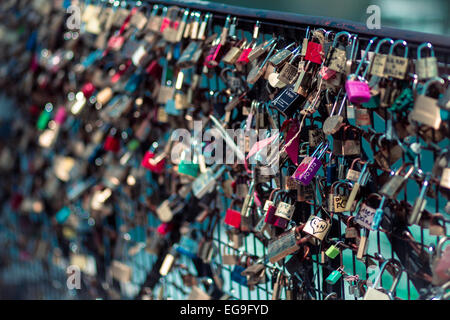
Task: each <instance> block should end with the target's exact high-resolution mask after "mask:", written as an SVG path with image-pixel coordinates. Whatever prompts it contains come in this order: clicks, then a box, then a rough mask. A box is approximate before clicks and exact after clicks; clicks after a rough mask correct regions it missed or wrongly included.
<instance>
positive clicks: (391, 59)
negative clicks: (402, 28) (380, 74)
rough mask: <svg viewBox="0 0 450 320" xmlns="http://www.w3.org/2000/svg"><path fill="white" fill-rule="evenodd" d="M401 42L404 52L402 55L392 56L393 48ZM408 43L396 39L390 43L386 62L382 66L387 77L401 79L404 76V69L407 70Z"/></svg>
mask: <svg viewBox="0 0 450 320" xmlns="http://www.w3.org/2000/svg"><path fill="white" fill-rule="evenodd" d="M399 44H401V45H402V46H404V47H405V52H404V56H403V57H399V56H394V55H393V53H394V49H395V47H396V46H398V45H399ZM408 62H409V60H408V44H407V42H406V41H405V40H396V41H394V43H393V44H392V45H391V48H390V50H389V54H388V55H387V57H386V64H385V66H384V74H385V75H386V76H387V77H393V78H396V79H400V80H403V79H405V76H406V71H407V70H408Z"/></svg>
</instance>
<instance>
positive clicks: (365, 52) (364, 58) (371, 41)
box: [355, 37, 378, 78]
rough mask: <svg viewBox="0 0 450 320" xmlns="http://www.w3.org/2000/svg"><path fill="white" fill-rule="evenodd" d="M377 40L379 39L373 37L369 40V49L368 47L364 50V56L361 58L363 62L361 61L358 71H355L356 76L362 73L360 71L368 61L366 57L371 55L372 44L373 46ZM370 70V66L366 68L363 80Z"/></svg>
mask: <svg viewBox="0 0 450 320" xmlns="http://www.w3.org/2000/svg"><path fill="white" fill-rule="evenodd" d="M377 39H378V37H373V38H372V39H370V40H369V43H368V44H367V47H366V49H365V50H364V55H363V56H362V57H361V61H360V63H359V64H358V67H357V68H356V70H355V75H356V76H358V74H359V71H360V69H361V67H362V65H363V63H364V62H365V61H366V57H367V56H368V54H369V50H370V48H371V47H372V44H373V43H374V42H375V40H377ZM368 70H369V66H368V67H367V68H366V70H365V71H364V74H363V75H362V76H363V78H364V77H365V76H366V74H367V71H368Z"/></svg>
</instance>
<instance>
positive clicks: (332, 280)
mask: <svg viewBox="0 0 450 320" xmlns="http://www.w3.org/2000/svg"><path fill="white" fill-rule="evenodd" d="M342 273H343V268H342V267H339V268H338V269H337V270H334V271H333V272H331V273H330V274H329V275H328V277H326V279H325V282H326V283H328V284H330V285H334V284H336V282H338V280H339V279H340V278H341V277H342Z"/></svg>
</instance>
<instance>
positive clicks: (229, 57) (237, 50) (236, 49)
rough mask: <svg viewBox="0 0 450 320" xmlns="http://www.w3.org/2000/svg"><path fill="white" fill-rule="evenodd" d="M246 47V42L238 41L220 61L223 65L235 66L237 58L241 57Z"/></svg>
mask: <svg viewBox="0 0 450 320" xmlns="http://www.w3.org/2000/svg"><path fill="white" fill-rule="evenodd" d="M246 45H247V41H246V40H241V41H238V42H237V43H236V44H235V45H233V46H232V47H231V48H230V49H229V50H228V52H227V53H226V54H225V55H224V56H223V58H222V61H223V62H224V63H225V64H235V63H236V61H237V60H238V58H239V57H240V56H241V53H242V51H243V50H244V48H245V46H246Z"/></svg>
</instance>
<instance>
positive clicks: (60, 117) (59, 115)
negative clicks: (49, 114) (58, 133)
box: [55, 106, 67, 125]
mask: <svg viewBox="0 0 450 320" xmlns="http://www.w3.org/2000/svg"><path fill="white" fill-rule="evenodd" d="M66 118H67V111H66V108H64V107H63V106H61V107H59V108H58V110H57V111H56V114H55V122H56V123H57V124H59V125H62V124H63V123H64V121H66Z"/></svg>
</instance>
